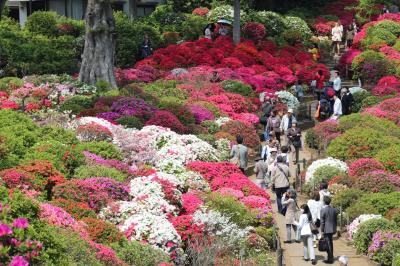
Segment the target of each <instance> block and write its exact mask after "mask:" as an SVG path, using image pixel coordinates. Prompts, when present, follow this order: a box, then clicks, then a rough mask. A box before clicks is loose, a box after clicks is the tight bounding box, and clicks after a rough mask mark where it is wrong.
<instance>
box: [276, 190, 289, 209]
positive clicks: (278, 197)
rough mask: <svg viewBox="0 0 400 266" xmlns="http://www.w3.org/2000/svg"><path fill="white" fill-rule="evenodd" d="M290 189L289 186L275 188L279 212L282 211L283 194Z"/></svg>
mask: <svg viewBox="0 0 400 266" xmlns="http://www.w3.org/2000/svg"><path fill="white" fill-rule="evenodd" d="M288 189H289V187H280V188H275V195H276V205H277V207H278V211H279V212H281V210H282V196H283V194H284V193H285V192H286V191H287V190H288Z"/></svg>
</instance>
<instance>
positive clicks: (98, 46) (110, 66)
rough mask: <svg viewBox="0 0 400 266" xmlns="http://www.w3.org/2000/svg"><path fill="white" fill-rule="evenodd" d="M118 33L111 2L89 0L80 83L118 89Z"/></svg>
mask: <svg viewBox="0 0 400 266" xmlns="http://www.w3.org/2000/svg"><path fill="white" fill-rule="evenodd" d="M114 30H115V19H114V15H113V11H112V8H111V3H110V0H89V1H88V4H87V9H86V35H85V49H84V51H83V55H82V65H81V70H80V72H79V80H80V81H82V82H85V83H88V84H91V85H95V84H96V82H97V81H100V80H101V81H106V82H108V83H109V84H110V85H111V86H112V87H114V88H115V87H117V84H116V82H115V76H114V54H115V36H114V35H115V33H114Z"/></svg>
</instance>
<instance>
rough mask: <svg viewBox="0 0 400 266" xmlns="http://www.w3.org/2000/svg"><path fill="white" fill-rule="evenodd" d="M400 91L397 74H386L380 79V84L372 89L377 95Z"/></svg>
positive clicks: (399, 81)
mask: <svg viewBox="0 0 400 266" xmlns="http://www.w3.org/2000/svg"><path fill="white" fill-rule="evenodd" d="M397 93H400V80H399V79H398V78H397V77H395V76H386V77H383V78H381V79H380V80H379V81H378V84H377V85H376V86H375V87H374V88H373V89H372V94H374V95H376V96H385V95H390V94H397Z"/></svg>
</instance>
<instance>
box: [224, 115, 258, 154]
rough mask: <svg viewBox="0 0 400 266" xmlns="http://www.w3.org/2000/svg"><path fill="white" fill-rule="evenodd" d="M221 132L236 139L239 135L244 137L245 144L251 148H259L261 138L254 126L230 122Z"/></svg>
mask: <svg viewBox="0 0 400 266" xmlns="http://www.w3.org/2000/svg"><path fill="white" fill-rule="evenodd" d="M221 131H223V132H226V133H229V134H230V135H232V136H234V137H236V136H238V135H240V136H242V137H243V140H244V144H245V145H246V146H249V147H251V148H255V147H257V145H258V144H259V143H260V138H259V136H258V134H257V131H256V129H255V128H254V126H253V125H251V124H248V123H243V122H241V121H234V120H233V121H229V122H228V123H226V124H225V125H223V126H222V127H221Z"/></svg>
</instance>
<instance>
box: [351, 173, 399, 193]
mask: <svg viewBox="0 0 400 266" xmlns="http://www.w3.org/2000/svg"><path fill="white" fill-rule="evenodd" d="M354 187H355V188H358V189H361V190H364V191H366V192H370V191H371V192H374V193H377V192H381V193H390V192H393V191H399V190H400V176H398V175H395V174H391V173H387V172H385V171H383V170H376V171H372V172H369V173H367V174H364V175H363V176H361V177H360V178H359V179H357V181H356V183H355V184H354Z"/></svg>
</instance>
